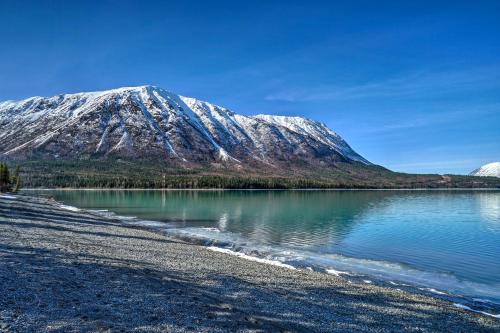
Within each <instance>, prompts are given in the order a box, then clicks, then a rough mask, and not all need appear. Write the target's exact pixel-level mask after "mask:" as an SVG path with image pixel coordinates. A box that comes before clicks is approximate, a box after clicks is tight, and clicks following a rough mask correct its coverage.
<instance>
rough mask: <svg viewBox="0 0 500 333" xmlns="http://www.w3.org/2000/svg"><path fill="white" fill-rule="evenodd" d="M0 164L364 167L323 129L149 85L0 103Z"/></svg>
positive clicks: (309, 122)
mask: <svg viewBox="0 0 500 333" xmlns="http://www.w3.org/2000/svg"><path fill="white" fill-rule="evenodd" d="M0 141H1V142H2V145H1V146H0V157H1V156H3V157H5V158H34V157H36V158H38V157H40V158H56V159H57V158H66V159H71V158H93V157H103V156H104V157H106V156H109V155H117V156H123V157H139V158H161V159H175V160H178V161H180V162H182V163H184V162H186V163H195V164H206V163H218V162H228V163H230V164H231V163H232V164H239V165H241V164H251V165H255V163H257V164H259V163H260V164H261V165H262V164H264V165H269V166H279V165H286V164H289V163H293V162H298V164H300V165H304V163H305V164H313V165H314V164H317V165H321V166H328V165H334V164H335V163H336V162H338V161H346V162H349V161H357V162H361V163H363V164H370V163H369V162H368V161H367V160H366V159H364V158H363V157H362V156H360V155H359V154H357V153H356V152H355V151H354V150H353V149H352V148H351V147H350V146H349V145H348V144H347V143H346V142H345V141H344V140H343V139H342V138H341V137H340V136H339V135H338V134H336V133H335V132H334V131H332V130H330V129H329V128H328V127H327V126H326V125H324V124H322V123H319V122H315V121H312V120H309V119H306V118H302V117H285V116H271V115H257V116H244V115H239V114H237V113H235V112H232V111H230V110H228V109H227V108H224V107H221V106H218V105H215V104H212V103H208V102H204V101H200V100H198V99H195V98H191V97H184V96H179V95H176V94H174V93H171V92H169V91H166V90H164V89H161V88H158V87H154V86H140V87H124V88H118V89H112V90H107V91H99V92H85V93H77V94H65V95H58V96H53V97H48V98H44V97H32V98H28V99H26V100H23V101H6V102H0Z"/></svg>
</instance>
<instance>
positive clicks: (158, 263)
mask: <svg viewBox="0 0 500 333" xmlns="http://www.w3.org/2000/svg"><path fill="white" fill-rule="evenodd" d="M0 281H1V283H0V295H1V297H0V332H130V331H134V332H164V331H169V332H262V331H266V332H267V331H270V332H345V331H358V332H394V331H406V332H407V331H419V332H437V331H439V332H443V331H449V332H477V331H481V332H488V331H491V332H494V331H499V330H500V320H497V319H494V318H491V317H487V316H484V315H481V314H476V313H472V312H469V311H464V310H462V309H459V308H456V307H455V306H453V304H452V303H449V302H446V301H444V300H440V299H436V298H433V297H428V296H424V295H417V294H412V293H408V292H405V291H401V290H397V289H392V288H384V287H380V286H375V285H369V284H357V283H349V281H347V280H346V279H343V278H341V277H336V276H332V275H329V274H324V273H318V272H311V271H308V270H293V269H289V268H287V267H279V266H273V265H268V264H265V263H259V262H254V261H248V260H245V259H244V258H239V257H236V256H231V255H227V254H225V253H220V252H216V251H210V250H209V249H207V248H205V247H203V246H200V245H194V244H189V243H186V242H183V241H181V240H178V239H174V238H171V237H169V236H167V235H163V234H159V233H155V232H152V231H150V230H145V229H141V228H136V227H133V226H127V225H124V224H123V223H122V222H121V221H119V220H117V219H114V218H112V217H110V218H107V217H103V216H99V215H97V214H95V213H93V212H89V211H79V210H71V209H70V207H65V206H62V205H60V204H59V203H57V202H54V201H51V200H49V199H45V198H39V197H31V196H24V195H14V196H0Z"/></svg>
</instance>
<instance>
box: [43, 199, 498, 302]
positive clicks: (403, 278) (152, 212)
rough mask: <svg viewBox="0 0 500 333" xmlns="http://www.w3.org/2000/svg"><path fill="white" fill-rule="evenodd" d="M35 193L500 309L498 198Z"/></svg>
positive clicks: (307, 263)
mask: <svg viewBox="0 0 500 333" xmlns="http://www.w3.org/2000/svg"><path fill="white" fill-rule="evenodd" d="M41 193H42V194H43V195H50V196H53V197H54V198H55V199H56V200H58V201H61V202H64V203H65V204H67V205H72V206H76V207H81V208H89V209H94V210H108V211H110V212H114V213H116V214H118V215H122V216H134V217H137V220H136V221H142V220H147V221H158V222H161V223H156V226H157V227H160V229H165V230H167V231H168V232H170V233H172V234H176V235H179V236H182V237H188V238H192V239H203V240H204V242H206V243H207V244H216V245H218V246H223V247H229V248H231V249H233V250H235V251H240V252H245V253H247V254H251V255H256V256H262V257H267V258H268V259H274V260H279V261H282V262H285V263H288V264H292V265H296V266H302V267H312V268H313V269H322V270H331V272H333V273H335V271H343V272H348V273H349V274H352V273H357V274H362V275H363V276H371V277H373V278H374V279H378V280H384V281H391V283H394V281H396V282H397V283H398V284H400V285H401V282H404V283H412V285H415V286H420V287H426V288H428V290H432V289H430V288H434V289H437V290H440V291H446V292H450V293H455V294H461V295H467V296H471V297H479V298H483V299H488V300H491V301H494V302H498V301H500V191H98V190H97V191H88V190H82V191H63V190H61V191H58V190H51V191H42V192H41ZM345 276H346V277H349V276H351V275H347V274H346V275H345ZM403 285H404V284H403Z"/></svg>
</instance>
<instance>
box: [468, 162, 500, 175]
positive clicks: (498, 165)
mask: <svg viewBox="0 0 500 333" xmlns="http://www.w3.org/2000/svg"><path fill="white" fill-rule="evenodd" d="M470 175H471V176H483V177H500V162H493V163H488V164H485V165H483V166H482V167H480V168H478V169H476V170H474V171H472V172H471V173H470Z"/></svg>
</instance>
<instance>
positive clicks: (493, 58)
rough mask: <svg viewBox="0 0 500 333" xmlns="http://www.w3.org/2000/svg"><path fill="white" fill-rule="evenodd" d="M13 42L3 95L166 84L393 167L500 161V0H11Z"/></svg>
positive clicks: (0, 24) (8, 18)
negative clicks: (275, 119)
mask: <svg viewBox="0 0 500 333" xmlns="http://www.w3.org/2000/svg"><path fill="white" fill-rule="evenodd" d="M0 43H1V44H0V45H1V46H0V100H6V99H22V98H26V97H29V96H33V95H41V96H50V95H55V94H59V93H69V92H79V91H92V90H102V89H109V88H116V87H120V86H131V85H143V84H153V85H157V86H160V87H162V88H165V89H167V90H171V91H173V92H176V93H179V94H182V95H186V96H193V97H197V98H201V99H204V100H208V101H211V102H214V103H216V104H220V105H223V106H226V107H228V108H230V109H233V110H234V111H236V112H239V113H243V114H248V115H251V114H257V113H271V114H283V115H303V116H306V117H309V118H312V119H315V120H319V121H322V122H325V123H326V124H327V125H328V126H330V127H331V128H332V129H334V130H335V131H337V132H338V133H339V134H341V135H342V136H343V137H344V138H345V139H346V140H347V141H348V142H349V143H350V144H351V145H352V146H353V148H354V149H355V150H357V151H358V152H359V153H360V154H362V155H363V156H365V157H366V158H368V159H369V160H371V161H373V162H375V163H378V164H381V165H384V166H387V167H389V168H391V169H393V170H399V171H407V172H421V173H424V172H438V173H468V172H469V171H471V170H472V169H474V168H476V167H478V166H480V165H481V164H484V163H487V162H491V161H498V160H500V1H491V2H488V1H467V2H461V1H429V2H425V1H413V2H409V1H394V2H383V1H366V2H364V1H343V2H340V1H339V2H335V1H325V2H321V1H312V0H309V1H196V2H195V1H171V2H167V1H158V2H155V1H95V2H94V1H33V2H30V1H9V0H2V1H1V2H0Z"/></svg>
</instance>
